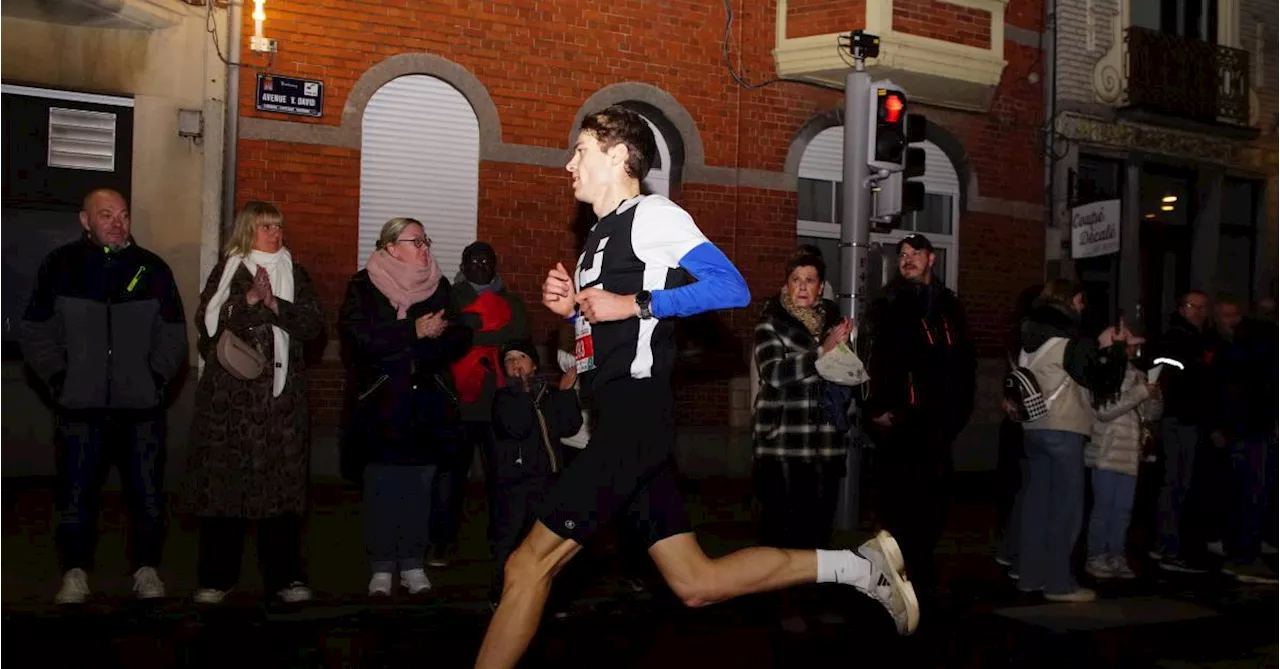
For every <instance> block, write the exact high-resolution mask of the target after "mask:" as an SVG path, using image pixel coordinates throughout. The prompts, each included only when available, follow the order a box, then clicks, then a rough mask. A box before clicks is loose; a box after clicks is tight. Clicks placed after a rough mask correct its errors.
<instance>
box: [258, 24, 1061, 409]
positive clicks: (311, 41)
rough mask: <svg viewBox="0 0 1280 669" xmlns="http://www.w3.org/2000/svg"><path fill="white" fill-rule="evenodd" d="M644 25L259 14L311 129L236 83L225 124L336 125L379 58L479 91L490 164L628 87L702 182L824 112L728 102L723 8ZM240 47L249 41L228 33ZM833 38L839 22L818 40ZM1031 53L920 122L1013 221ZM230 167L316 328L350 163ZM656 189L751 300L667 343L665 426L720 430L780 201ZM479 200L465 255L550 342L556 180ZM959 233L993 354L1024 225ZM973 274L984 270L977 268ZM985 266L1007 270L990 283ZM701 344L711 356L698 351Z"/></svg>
mask: <svg viewBox="0 0 1280 669" xmlns="http://www.w3.org/2000/svg"><path fill="white" fill-rule="evenodd" d="M819 4H821V3H810V7H811V8H812V7H816V6H818V5H819ZM926 4H928V3H926ZM1022 5H1028V6H1033V7H1034V8H1035V12H1038V11H1040V10H1039V8H1040V3H1039V2H1019V1H1018V0H1014V2H1013V3H1012V4H1011V11H1012V9H1013V8H1016V7H1019V6H1022ZM847 6H848V5H842V7H847ZM920 6H921V7H923V6H924V5H920ZM939 6H940V10H945V12H946V13H944V14H940V15H939V16H941V17H944V18H943V19H942V20H943V21H951V20H952V18H953V17H954V15H955V14H954V12H957V11H960V12H963V11H965V8H963V7H959V6H957V5H952V4H946V3H942V4H940V5H939ZM664 7H665V8H666V9H665V11H662V12H655V11H653V10H652V7H651V6H650V5H649V3H643V2H635V1H631V2H616V1H615V2H595V1H588V0H582V1H579V2H569V1H567V0H565V1H561V2H543V3H534V2H529V1H528V0H507V1H505V2H486V3H462V4H461V5H457V6H455V5H448V6H444V5H441V4H440V3H434V2H427V1H426V0H396V1H393V2H387V1H381V0H379V1H376V2H375V1H373V0H370V1H367V2H359V1H351V0H343V1H342V2H339V1H337V0H306V1H303V0H273V2H272V3H271V5H270V8H269V9H268V20H267V25H266V32H267V34H268V35H270V36H271V37H273V38H275V39H276V40H277V42H278V45H279V52H278V53H277V54H276V56H275V61H274V62H275V65H274V66H273V67H272V68H271V71H272V72H274V73H277V74H280V75H285V76H301V77H308V78H316V79H321V80H323V81H324V82H325V86H326V88H325V108H324V116H323V117H322V118H320V119H304V118H300V117H289V116H284V115H280V114H272V113H263V112H258V111H256V110H255V109H254V108H253V100H252V87H253V77H251V76H246V77H244V78H243V81H244V83H243V87H242V90H241V107H240V113H241V115H242V116H248V117H260V118H267V119H276V120H285V121H290V122H293V123H314V124H320V125H337V124H339V123H340V121H341V118H342V112H343V108H344V106H345V105H346V103H347V98H348V96H349V94H350V91H351V88H352V86H353V85H354V83H355V82H356V81H357V80H358V78H359V77H360V76H361V75H362V74H363V73H364V72H365V71H366V70H367V69H368V68H369V67H371V66H372V65H375V64H377V63H379V62H381V61H383V60H385V59H387V58H389V57H391V56H393V55H397V54H401V53H415V52H427V53H433V54H437V55H440V56H442V57H445V58H447V59H449V60H450V61H452V62H454V63H457V64H458V65H460V66H462V67H464V68H466V69H467V70H468V71H469V72H470V73H471V74H473V75H474V76H475V77H476V78H477V79H479V81H480V82H482V83H483V84H484V86H485V88H486V90H487V92H488V94H489V96H490V97H491V99H492V100H493V102H494V104H495V106H496V107H497V111H498V115H499V118H500V121H501V128H502V133H501V138H500V139H501V140H502V141H503V142H506V143H508V144H519V145H526V146H533V147H550V148H556V149H559V148H563V147H565V143H566V140H567V138H568V136H569V132H570V129H571V128H570V125H571V124H572V120H573V118H574V116H575V114H576V113H577V111H578V110H579V107H581V105H582V104H583V103H584V102H585V101H586V100H587V98H588V97H590V96H591V95H592V94H594V93H596V92H597V91H599V90H600V89H602V88H604V87H605V86H608V85H610V84H614V83H618V82H626V81H636V82H643V83H647V84H651V85H653V86H655V87H657V88H660V89H661V90H663V91H665V92H667V93H669V94H670V95H671V96H673V97H674V98H675V99H676V100H677V101H679V103H680V104H681V105H682V106H683V107H684V109H685V110H687V112H688V114H689V115H690V117H691V118H692V120H693V122H694V124H696V126H697V130H698V133H699V135H700V137H701V143H702V146H703V149H704V154H705V160H704V163H705V164H706V165H708V166H715V167H730V168H735V167H736V168H742V169H754V170H764V171H768V172H775V173H776V172H781V171H782V169H783V163H784V161H785V158H786V156H787V152H788V150H789V149H790V146H791V142H792V140H793V138H794V137H795V136H796V133H797V132H798V130H799V129H800V127H801V126H802V125H803V124H804V123H805V122H806V121H808V120H809V119H811V118H813V117H814V116H815V115H818V114H821V113H824V112H827V111H829V110H831V109H833V108H835V107H837V106H839V105H840V104H841V95H840V94H839V93H837V92H831V91H823V90H818V89H813V88H810V87H804V86H795V85H775V86H769V87H765V88H762V89H758V90H746V89H743V88H741V87H739V86H737V84H735V83H734V82H733V80H732V79H731V78H730V77H729V75H728V73H727V72H726V70H725V69H724V66H723V62H722V54H721V39H722V35H723V31H724V20H725V17H724V12H723V6H722V5H721V4H720V3H718V2H693V1H686V2H669V3H666V4H665V5H664ZM1035 12H1031V14H1032V15H1034V14H1035ZM775 13H776V8H775V7H774V5H773V3H772V2H763V3H750V2H746V3H738V8H737V14H736V16H735V21H734V32H733V48H734V52H735V53H734V56H733V60H734V61H735V63H736V62H737V61H738V59H739V55H740V57H741V66H740V70H741V72H742V73H743V74H744V75H745V76H747V77H748V78H749V79H751V80H753V81H759V80H763V79H766V78H769V77H772V76H774V69H773V56H772V49H773V47H774V38H775V33H774V19H775ZM936 20H937V19H935V21H936ZM965 25H967V24H961V27H963V26H965ZM245 28H246V35H248V34H250V33H251V31H252V25H251V24H250V23H249V22H248V18H247V17H246V25H245ZM848 28H849V25H848V24H847V22H846V21H844V20H843V19H841V20H839V21H838V22H837V24H836V25H835V26H833V27H832V28H831V29H830V30H824V31H823V32H835V31H838V30H839V31H842V30H847V29H848ZM1032 51H1033V50H1030V49H1024V48H1022V47H1017V46H1016V45H1014V44H1013V43H1007V44H1006V58H1007V59H1008V60H1009V62H1010V64H1009V67H1008V69H1007V72H1008V73H1009V74H1008V75H1007V77H1006V78H1007V79H1008V80H1007V81H1006V82H1004V83H1002V84H1001V88H1000V91H999V93H998V95H997V103H996V110H997V111H995V112H993V113H992V114H989V115H980V114H960V113H953V112H945V111H942V110H927V112H928V114H929V115H930V117H931V118H932V119H933V120H934V121H935V122H936V123H939V124H941V125H943V126H944V127H946V128H947V129H948V130H950V131H951V132H953V133H955V134H956V135H957V137H959V138H960V140H961V142H962V143H963V144H964V146H965V148H966V150H967V151H968V156H969V160H970V161H971V163H972V165H973V168H974V170H975V175H976V177H977V179H978V181H979V183H980V184H981V188H982V194H983V195H985V196H987V197H997V198H1004V199H1010V200H1016V201H1020V202H1025V203H1038V202H1039V200H1040V197H1041V190H1040V185H1039V183H1038V180H1039V175H1040V173H1041V167H1040V162H1039V161H1040V158H1039V156H1038V152H1037V151H1036V146H1037V142H1036V141H1035V135H1034V133H1033V131H1032V130H1031V129H1030V128H1031V127H1032V126H1034V125H1036V124H1038V123H1039V122H1040V118H1041V110H1040V108H1039V105H1038V103H1037V100H1038V99H1039V98H1038V96H1039V95H1040V90H1039V88H1038V87H1037V86H1031V85H1030V84H1027V83H1026V81H1025V75H1026V74H1027V73H1028V71H1029V68H1033V67H1034V68H1037V69H1038V68H1039V67H1040V66H1039V65H1038V64H1037V63H1035V61H1034V53H1033V52H1032ZM241 56H242V58H243V59H244V61H245V62H247V63H254V64H256V63H260V62H261V61H262V60H263V59H262V56H261V55H260V54H253V53H251V52H249V51H248V49H247V37H246V45H245V46H244V48H242V50H241ZM1015 75H1016V76H1015ZM1002 119H1003V120H1002ZM686 141H687V138H686ZM239 150H240V161H239V164H238V165H237V175H238V190H237V199H238V201H240V202H243V201H245V200H247V199H250V198H261V199H267V200H270V201H273V202H276V203H277V204H278V205H279V206H280V207H281V209H282V210H283V211H284V214H285V219H286V234H287V235H288V240H289V245H290V247H291V249H292V250H293V252H294V256H295V258H296V259H297V260H298V261H299V262H300V263H301V264H302V265H304V266H305V267H306V268H307V269H308V270H309V271H310V273H311V275H312V277H313V278H314V279H315V281H316V283H317V286H318V288H319V291H320V295H321V299H322V303H323V307H324V309H325V313H326V315H327V317H328V318H329V320H330V323H331V325H332V322H333V320H334V319H335V318H336V312H337V308H338V304H339V301H340V299H341V295H342V292H343V289H344V286H345V283H346V281H347V279H348V278H349V277H350V275H351V274H352V273H353V272H354V271H355V269H356V258H355V245H356V228H357V221H358V207H359V159H360V158H359V151H358V150H356V149H349V148H339V147H329V146H321V145H314V144H294V143H285V142H279V141H261V140H245V139H242V140H240V142H239ZM675 186H676V187H675V191H676V199H677V200H678V201H679V202H680V203H681V204H682V205H684V206H685V207H686V208H687V209H688V210H689V211H690V212H691V213H692V214H693V216H694V218H695V219H696V220H697V221H698V223H699V225H700V226H701V227H702V229H703V230H704V231H705V232H706V234H707V235H708V236H709V237H710V238H711V239H712V240H713V241H715V242H716V243H717V244H719V245H720V246H721V247H722V248H723V249H724V251H725V253H726V254H728V255H729V256H730V257H731V258H733V259H734V260H735V262H736V263H737V264H738V266H739V267H740V268H741V270H742V272H743V274H744V276H745V277H746V278H747V281H748V283H749V284H750V286H751V289H752V293H753V297H754V303H753V304H752V306H751V307H750V308H748V309H742V310H738V311H735V312H732V313H728V314H720V315H716V316H715V317H714V318H712V319H711V320H710V321H708V322H706V323H702V322H699V323H695V324H692V325H690V327H688V328H686V329H685V331H687V333H688V334H689V336H690V337H691V341H693V342H694V344H693V345H692V348H694V349H700V350H695V351H693V353H691V355H693V356H694V358H693V360H694V361H695V362H694V363H691V364H688V365H685V369H683V370H682V371H681V374H682V377H681V384H680V390H679V400H680V403H679V407H680V419H681V421H682V422H684V423H694V424H709V425H723V424H725V423H726V422H727V421H728V419H729V411H730V407H729V401H728V398H729V393H730V390H729V385H730V383H729V381H730V379H731V378H733V377H734V376H735V375H737V376H741V375H742V374H745V367H744V365H745V359H746V353H747V350H748V345H749V340H750V330H751V327H752V326H753V325H754V322H755V318H756V315H757V313H758V309H759V306H760V303H761V302H762V301H763V300H764V299H765V298H767V297H768V296H769V295H772V294H774V293H775V291H776V290H777V287H778V286H779V285H780V284H781V277H780V276H779V274H780V272H781V268H782V264H783V261H784V258H785V256H786V255H787V253H788V252H789V250H790V249H792V248H794V245H795V211H796V200H795V193H793V192H789V191H786V190H770V189H764V188H746V187H734V186H728V185H713V184H709V183H698V182H692V181H688V180H687V181H686V183H683V184H676V185H675ZM479 198H480V202H479V220H478V236H479V237H480V238H482V239H485V240H488V241H490V242H492V243H493V244H494V246H495V247H496V249H497V251H498V253H499V255H500V258H501V266H502V267H501V271H502V273H503V275H504V277H505V280H506V282H507V284H508V285H509V286H510V287H511V288H512V290H514V291H515V292H516V293H517V294H518V295H520V296H521V297H522V298H523V299H524V300H525V301H526V302H527V303H528V305H529V310H530V313H531V314H532V327H533V334H534V337H535V338H536V339H538V340H539V341H547V340H548V339H549V338H550V336H551V334H552V333H553V332H554V330H555V328H556V327H557V325H558V324H557V322H556V320H555V318H554V317H553V316H551V315H550V314H549V313H547V312H546V311H545V310H544V309H542V308H541V307H540V306H539V305H538V297H539V296H538V291H539V286H540V283H541V280H542V277H543V276H544V274H545V272H546V269H547V267H549V266H551V265H552V264H554V263H555V262H556V261H563V262H566V263H567V262H569V261H570V260H572V259H573V258H574V257H576V251H577V249H576V248H575V235H574V233H573V222H574V220H575V218H576V217H577V216H578V207H577V206H576V204H575V203H574V202H573V200H572V195H571V193H570V190H569V186H568V180H567V177H566V174H565V172H564V171H563V169H562V168H560V167H546V166H538V165H525V164H514V163H505V162H495V161H492V160H487V159H486V160H482V162H481V166H480V187H479ZM960 225H961V240H962V242H961V254H960V256H961V263H962V264H961V266H960V289H961V292H962V293H965V297H966V302H968V303H969V304H970V309H971V311H973V313H974V316H975V318H974V320H975V327H976V329H977V331H978V332H979V333H980V336H981V337H983V338H985V339H982V340H980V343H981V345H982V346H983V347H984V350H989V349H992V347H993V346H997V345H998V344H997V342H998V334H997V333H998V331H999V324H998V321H999V319H1000V317H1001V316H1002V313H1003V312H1001V311H1000V310H1001V309H1004V308H1007V305H1009V304H1012V302H1013V297H1014V296H1015V295H1016V293H1017V292H1018V290H1020V289H1021V287H1022V286H1023V285H1024V283H1025V282H1026V281H1029V280H1034V279H1035V278H1038V276H1039V273H1038V270H1037V271H1035V272H1033V271H1031V270H1029V269H1026V268H1023V267H1022V263H1023V262H1024V260H1025V261H1027V262H1028V263H1033V262H1038V260H1039V255H1038V254H1039V249H1040V248H1042V247H1043V245H1042V243H1041V242H1037V241H1036V239H1037V238H1036V235H1037V234H1039V223H1038V222H1037V221H1027V220H1016V219H1013V218H1001V217H988V216H985V215H977V214H966V215H965V216H963V217H962V219H961V222H960ZM993 236H994V237H993ZM996 240H1004V241H996ZM1036 244H1040V246H1038V247H1037V246H1036ZM993 256H994V257H997V258H999V259H1000V262H991V258H992V257H993ZM1005 259H1012V262H1014V263H1016V264H1017V267H1018V269H1017V270H1016V271H1013V272H1008V271H1006V270H1005V268H1004V260H1005ZM1032 275H1034V276H1032ZM970 291H973V296H972V297H970V295H969V293H970ZM975 300H980V301H981V303H978V304H975ZM988 300H989V301H990V303H991V304H987V303H986V301H988ZM997 303H998V305H997ZM685 331H682V334H683V333H684V332H685ZM708 332H711V333H718V334H717V335H716V337H718V338H710V339H707V340H706V341H699V340H698V337H699V336H703V335H705V334H706V333H708ZM331 336H332V327H331ZM312 379H313V384H312V393H311V394H312V398H313V406H314V407H315V408H316V422H317V423H318V424H326V423H329V424H331V423H332V422H333V421H336V419H337V416H338V411H339V409H340V402H339V399H340V397H341V380H342V374H341V370H340V369H339V368H338V366H337V364H336V363H334V362H328V363H323V364H321V365H319V366H318V367H317V368H316V369H315V371H314V373H313V375H312Z"/></svg>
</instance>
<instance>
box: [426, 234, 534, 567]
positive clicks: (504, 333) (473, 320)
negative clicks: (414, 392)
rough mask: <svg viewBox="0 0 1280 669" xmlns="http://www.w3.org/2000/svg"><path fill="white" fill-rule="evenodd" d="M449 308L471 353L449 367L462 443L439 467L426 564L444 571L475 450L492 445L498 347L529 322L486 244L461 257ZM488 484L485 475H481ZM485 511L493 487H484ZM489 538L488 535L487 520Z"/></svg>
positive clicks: (521, 333)
mask: <svg viewBox="0 0 1280 669" xmlns="http://www.w3.org/2000/svg"><path fill="white" fill-rule="evenodd" d="M453 297H454V304H455V306H456V308H457V310H458V311H459V312H460V313H461V314H462V322H463V323H466V324H467V325H468V326H469V327H470V328H471V329H472V330H473V331H474V335H473V336H472V340H471V350H470V351H468V352H467V354H466V355H465V356H464V357H463V358H462V359H461V360H459V361H458V362H456V363H454V365H453V377H454V382H455V383H456V384H457V386H458V396H459V409H460V410H461V412H462V420H463V422H464V423H465V425H466V429H467V438H466V441H465V443H464V444H463V447H462V449H461V450H460V451H459V452H458V453H457V454H456V457H452V458H450V459H449V460H448V461H447V462H443V463H441V466H440V469H439V472H438V473H437V474H436V486H435V488H434V496H433V497H434V498H433V500H432V506H431V509H432V513H431V544H432V549H431V556H430V559H428V560H427V564H428V565H429V566H432V567H444V566H446V565H448V563H449V551H450V550H451V547H452V546H453V545H454V543H455V542H456V541H457V538H458V527H459V525H460V524H461V522H462V501H463V497H464V495H465V493H466V486H467V471H468V470H469V469H470V468H471V460H472V458H473V457H474V455H475V451H476V449H477V448H478V449H480V452H481V453H482V454H483V453H486V452H487V451H488V449H489V448H490V447H491V446H492V443H493V431H492V427H491V426H490V424H489V420H490V414H491V413H492V409H493V395H494V393H495V392H496V391H497V390H498V388H500V387H501V386H502V383H503V377H502V366H503V365H502V360H501V358H500V355H499V354H500V351H501V349H502V347H503V346H506V345H507V344H511V343H513V342H517V341H520V340H521V339H525V338H527V337H528V336H529V319H528V315H527V313H526V312H525V308H524V304H523V303H522V302H521V301H520V298H518V297H516V296H515V295H514V294H512V293H511V292H509V291H508V290H507V288H506V285H505V284H503V282H502V277H501V276H499V275H498V255H497V253H496V252H494V250H493V247H492V246H490V245H489V244H487V243H485V242H473V243H472V244H470V245H469V246H467V248H465V249H463V251H462V270H461V271H460V272H459V273H458V276H457V277H456V278H455V279H454V286H453ZM486 478H488V475H486ZM486 485H487V486H488V492H489V502H490V508H492V505H493V501H494V500H493V487H492V482H486ZM489 521H490V525H491V527H490V532H492V531H493V528H492V524H493V521H494V519H493V518H492V516H491V517H490V519H489Z"/></svg>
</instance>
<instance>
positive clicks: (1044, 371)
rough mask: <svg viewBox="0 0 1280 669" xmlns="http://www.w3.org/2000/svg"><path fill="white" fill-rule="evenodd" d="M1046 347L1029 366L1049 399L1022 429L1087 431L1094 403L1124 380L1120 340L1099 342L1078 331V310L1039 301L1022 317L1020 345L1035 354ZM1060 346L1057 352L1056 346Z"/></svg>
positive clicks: (1090, 428)
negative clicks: (1045, 408)
mask: <svg viewBox="0 0 1280 669" xmlns="http://www.w3.org/2000/svg"><path fill="white" fill-rule="evenodd" d="M1042 346H1049V347H1051V348H1050V349H1049V350H1047V351H1046V352H1045V353H1044V354H1043V355H1041V356H1039V358H1038V359H1036V360H1035V362H1034V364H1033V365H1032V366H1031V367H1030V368H1029V369H1030V370H1031V372H1032V373H1033V374H1035V377H1036V383H1038V384H1039V385H1040V391H1041V392H1042V393H1044V394H1045V397H1046V399H1047V398H1048V397H1050V396H1051V395H1054V394H1055V393H1057V397H1056V398H1055V399H1054V400H1053V401H1052V402H1049V413H1048V415H1046V416H1045V417H1044V418H1041V419H1040V420H1036V421H1032V422H1030V423H1026V424H1025V425H1024V429H1026V430H1060V431H1063V432H1074V433H1076V434H1082V435H1085V436H1089V435H1090V434H1092V432H1093V406H1094V405H1095V404H1103V403H1106V402H1109V401H1111V400H1112V399H1113V398H1114V397H1115V396H1116V394H1117V393H1118V392H1119V391H1120V384H1121V382H1122V381H1123V380H1124V371H1125V367H1126V365H1127V364H1128V362H1127V359H1126V357H1125V351H1124V344H1115V345H1113V346H1111V347H1108V348H1105V349H1103V348H1099V347H1098V343H1097V341H1096V340H1095V339H1093V338H1090V337H1082V336H1080V315H1079V314H1077V313H1075V312H1074V311H1069V310H1068V309H1066V308H1063V307H1061V306H1059V305H1056V304H1040V305H1038V306H1036V307H1034V308H1033V309H1032V310H1031V314H1030V315H1029V316H1028V317H1027V319H1026V320H1024V321H1023V322H1022V351H1023V352H1024V353H1027V354H1028V356H1035V354H1036V352H1037V351H1039V350H1040V348H1041V347H1042ZM1059 351H1060V352H1059Z"/></svg>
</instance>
